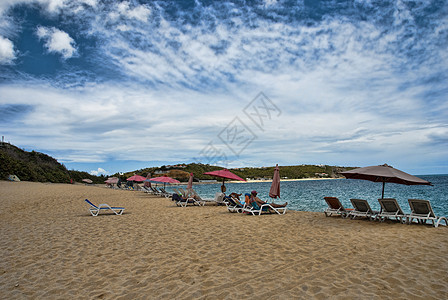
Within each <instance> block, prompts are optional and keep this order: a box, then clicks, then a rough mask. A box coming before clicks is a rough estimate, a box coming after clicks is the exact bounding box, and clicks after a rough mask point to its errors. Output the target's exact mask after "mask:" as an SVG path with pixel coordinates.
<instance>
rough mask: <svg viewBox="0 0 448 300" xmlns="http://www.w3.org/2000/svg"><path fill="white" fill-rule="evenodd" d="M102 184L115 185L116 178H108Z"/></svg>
mask: <svg viewBox="0 0 448 300" xmlns="http://www.w3.org/2000/svg"><path fill="white" fill-rule="evenodd" d="M104 182H105V183H108V184H117V183H118V178H117V177H109V178H107V180H106V181H104Z"/></svg>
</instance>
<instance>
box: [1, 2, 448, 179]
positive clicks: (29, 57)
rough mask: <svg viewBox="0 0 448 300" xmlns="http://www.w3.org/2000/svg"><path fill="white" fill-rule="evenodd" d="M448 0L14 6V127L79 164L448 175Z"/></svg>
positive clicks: (108, 169) (5, 9)
mask: <svg viewBox="0 0 448 300" xmlns="http://www.w3.org/2000/svg"><path fill="white" fill-rule="evenodd" d="M447 46H448V4H447V2H446V1H423V0H417V1H361V0H354V1H323V0H321V1H317V0H316V1H312V0H306V1H281V0H278V1H275V0H265V1H261V0H260V1H180V0H179V1H121V0H113V1H112V0H108V1H105V0H70V1H68V0H23V1H21V0H2V1H1V2H0V74H1V75H0V134H1V135H2V136H5V140H6V141H9V142H11V143H13V144H15V145H17V146H19V147H21V148H24V149H26V150H36V151H41V152H44V153H47V154H49V155H51V156H53V157H55V158H56V159H58V161H60V162H62V163H64V164H65V165H66V166H67V167H68V168H69V169H77V170H83V171H88V172H90V171H93V172H94V173H98V172H99V173H101V172H103V173H107V174H111V173H115V172H119V171H120V172H124V171H131V170H136V169H140V168H145V167H149V166H160V165H164V164H176V163H190V162H202V163H210V164H219V165H223V166H228V167H241V166H272V165H275V164H276V163H278V164H279V165H296V164H330V165H341V166H368V165H376V164H383V163H388V164H390V165H392V166H394V167H396V168H399V169H402V170H404V171H406V172H409V173H412V174H437V173H439V174H440V173H448V159H447V157H448V147H447V146H448V101H447V100H448V99H447V97H448V96H447V95H448V80H447V79H448V78H447V77H448V54H447V53H448V51H447V48H448V47H447Z"/></svg>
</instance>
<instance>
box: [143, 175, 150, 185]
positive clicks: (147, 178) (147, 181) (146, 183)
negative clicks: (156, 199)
mask: <svg viewBox="0 0 448 300" xmlns="http://www.w3.org/2000/svg"><path fill="white" fill-rule="evenodd" d="M149 179H151V173H148V175H146V179H145V180H144V181H145V183H144V184H143V186H145V187H148V188H150V187H151V181H150V180H149Z"/></svg>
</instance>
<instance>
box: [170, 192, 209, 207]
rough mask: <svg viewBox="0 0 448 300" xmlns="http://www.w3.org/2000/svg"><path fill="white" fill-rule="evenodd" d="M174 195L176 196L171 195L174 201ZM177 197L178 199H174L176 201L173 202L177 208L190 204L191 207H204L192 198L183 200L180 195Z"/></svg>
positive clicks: (203, 203)
mask: <svg viewBox="0 0 448 300" xmlns="http://www.w3.org/2000/svg"><path fill="white" fill-rule="evenodd" d="M175 195H177V194H174V195H173V199H174V196H175ZM178 196H179V197H176V198H177V199H176V200H175V201H176V205H177V206H180V207H187V206H188V205H189V204H191V205H197V206H204V205H205V202H202V201H199V200H196V199H194V198H192V197H189V198H183V197H182V196H180V195H178Z"/></svg>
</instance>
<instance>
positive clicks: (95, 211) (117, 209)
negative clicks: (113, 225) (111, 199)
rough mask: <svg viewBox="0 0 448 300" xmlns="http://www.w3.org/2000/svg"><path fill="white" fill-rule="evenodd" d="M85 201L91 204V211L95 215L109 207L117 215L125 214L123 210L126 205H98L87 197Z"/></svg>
mask: <svg viewBox="0 0 448 300" xmlns="http://www.w3.org/2000/svg"><path fill="white" fill-rule="evenodd" d="M85 201H86V202H87V203H88V204H89V205H90V208H89V212H90V213H91V214H92V216H94V217H96V216H98V214H99V213H100V212H101V211H105V210H108V209H110V210H111V211H112V212H113V213H114V214H116V215H121V214H123V211H124V207H112V206H110V205H109V204H100V205H98V206H96V205H95V204H93V203H92V202H90V201H89V199H86V200H85Z"/></svg>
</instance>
